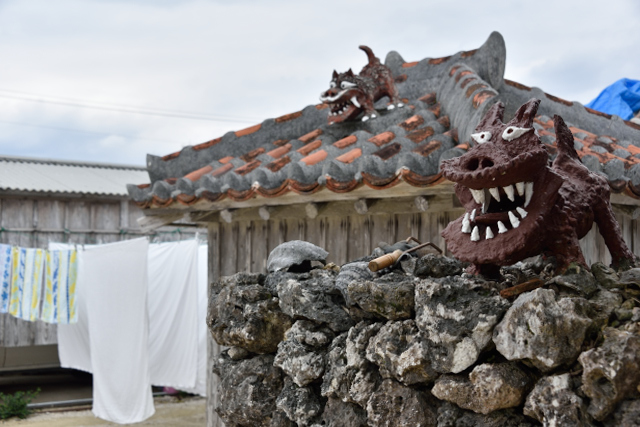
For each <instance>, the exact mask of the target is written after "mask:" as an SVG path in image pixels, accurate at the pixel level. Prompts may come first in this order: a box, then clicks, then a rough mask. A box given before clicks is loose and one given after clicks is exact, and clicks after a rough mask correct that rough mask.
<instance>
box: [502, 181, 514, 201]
mask: <svg viewBox="0 0 640 427" xmlns="http://www.w3.org/2000/svg"><path fill="white" fill-rule="evenodd" d="M502 189H503V190H504V194H506V195H507V198H508V199H509V200H511V201H512V202H513V201H514V200H515V193H514V192H513V185H507V186H506V187H502Z"/></svg>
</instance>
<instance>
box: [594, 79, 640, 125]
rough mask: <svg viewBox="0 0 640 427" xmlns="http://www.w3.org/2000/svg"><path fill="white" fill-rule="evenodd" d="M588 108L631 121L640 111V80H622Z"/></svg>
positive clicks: (604, 92)
mask: <svg viewBox="0 0 640 427" xmlns="http://www.w3.org/2000/svg"><path fill="white" fill-rule="evenodd" d="M586 106H587V107H589V108H593V109H594V110H597V111H601V112H603V113H607V114H615V115H616V116H620V117H621V118H623V119H624V120H629V119H631V118H633V115H634V113H636V112H637V111H638V110H640V80H631V79H620V80H618V81H617V82H615V83H614V84H612V85H611V86H608V87H607V88H605V89H604V90H603V91H602V92H600V95H598V96H597V97H596V99H594V100H593V101H591V102H590V103H588V104H587V105H586Z"/></svg>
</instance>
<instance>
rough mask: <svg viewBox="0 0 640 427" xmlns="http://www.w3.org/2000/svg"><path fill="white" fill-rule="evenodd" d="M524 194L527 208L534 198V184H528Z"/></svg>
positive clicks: (525, 186)
mask: <svg viewBox="0 0 640 427" xmlns="http://www.w3.org/2000/svg"><path fill="white" fill-rule="evenodd" d="M524 193H525V194H524V207H525V208H526V207H527V206H529V202H531V198H532V197H533V182H527V183H526V184H525V185H524Z"/></svg>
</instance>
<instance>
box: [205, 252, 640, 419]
mask: <svg viewBox="0 0 640 427" xmlns="http://www.w3.org/2000/svg"><path fill="white" fill-rule="evenodd" d="M370 259H371V257H368V258H364V259H361V260H356V261H354V262H352V263H348V264H345V265H343V266H342V267H337V266H335V265H329V266H327V267H325V268H313V269H310V270H308V271H303V272H297V273H293V272H287V271H285V270H281V271H278V272H274V273H270V274H268V275H263V274H258V273H255V274H249V273H238V274H236V275H234V276H230V277H225V278H223V279H222V280H221V281H220V283H218V284H217V286H216V289H221V291H220V292H219V293H218V294H217V295H213V296H212V300H211V303H210V313H209V318H208V323H209V327H210V329H211V333H212V335H213V337H214V338H215V339H216V341H217V342H218V343H219V344H221V345H225V346H229V348H228V350H225V351H224V352H223V353H222V354H221V355H220V356H219V357H218V360H216V362H215V368H214V371H215V373H216V374H217V375H218V376H219V377H220V382H219V394H220V404H219V406H218V407H217V408H216V411H217V412H218V414H219V415H220V417H221V418H222V419H223V420H224V422H225V423H226V425H227V426H229V427H231V426H247V427H249V426H251V427H253V426H296V425H297V426H335V427H338V426H340V427H345V426H440V427H444V426H447V427H449V426H496V427H497V426H529V425H541V424H544V425H555V426H637V425H640V424H639V420H640V390H639V388H640V369H639V368H638V367H639V366H640V307H639V306H640V303H639V301H638V300H639V299H640V286H639V284H640V269H632V270H629V271H627V272H623V273H619V274H618V273H617V272H614V271H613V270H610V269H609V268H607V267H605V266H604V265H602V264H594V265H593V266H592V272H589V271H586V270H584V269H580V268H574V269H570V270H569V271H568V272H567V273H566V274H565V275H563V276H555V277H554V276H553V275H551V274H550V273H549V272H550V271H553V269H552V268H551V266H550V265H549V264H546V262H544V261H542V260H541V259H535V260H533V261H531V262H528V263H518V264H517V265H515V266H512V267H507V268H503V269H502V275H503V277H504V280H503V281H501V282H496V281H487V280H483V279H482V278H480V277H470V276H468V275H466V274H463V273H462V271H463V269H462V268H463V266H462V265H461V264H460V263H458V262H457V261H456V260H453V259H450V258H446V257H441V256H436V255H427V256H424V257H422V258H412V259H409V260H406V261H404V262H402V263H401V265H399V266H398V267H397V268H395V269H385V270H382V271H380V272H377V273H372V272H371V271H369V269H368V268H367V262H368V261H369V260H370ZM534 278H539V279H541V280H542V282H543V283H544V286H543V287H541V288H538V289H535V290H533V291H529V292H524V293H521V294H520V295H518V296H517V298H511V299H505V298H503V297H502V296H500V291H501V290H503V289H505V288H508V287H511V286H514V285H517V284H519V283H522V282H527V281H530V280H532V279H534Z"/></svg>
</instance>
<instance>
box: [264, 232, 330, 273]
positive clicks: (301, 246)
mask: <svg viewBox="0 0 640 427" xmlns="http://www.w3.org/2000/svg"><path fill="white" fill-rule="evenodd" d="M328 255H329V252H327V251H325V250H324V249H322V248H321V247H320V246H316V245H314V244H313V243H309V242H303V241H302V240H291V241H289V242H285V243H282V244H280V245H278V246H276V248H275V249H274V250H272V251H271V253H270V254H269V258H268V259H267V271H269V273H273V272H276V271H281V270H295V269H296V266H298V267H299V268H300V269H301V270H302V271H304V270H309V269H310V268H311V261H319V262H321V263H323V264H326V262H327V256H328ZM292 267H293V268H292Z"/></svg>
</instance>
